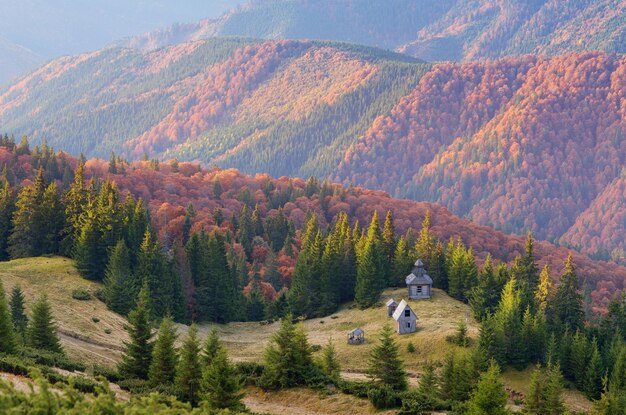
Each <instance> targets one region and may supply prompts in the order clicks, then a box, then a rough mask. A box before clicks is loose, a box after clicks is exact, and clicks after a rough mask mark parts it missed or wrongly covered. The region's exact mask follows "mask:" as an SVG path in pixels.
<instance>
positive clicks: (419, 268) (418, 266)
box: [405, 259, 433, 285]
mask: <svg viewBox="0 0 626 415" xmlns="http://www.w3.org/2000/svg"><path fill="white" fill-rule="evenodd" d="M405 282H406V285H424V284H430V285H432V284H433V279H432V278H430V276H429V275H428V274H426V271H424V263H423V262H422V261H421V260H419V259H418V260H417V261H415V267H414V268H413V271H411V273H410V274H409V275H407V277H406V279H405Z"/></svg>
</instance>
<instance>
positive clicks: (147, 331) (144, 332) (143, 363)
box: [119, 284, 153, 379]
mask: <svg viewBox="0 0 626 415" xmlns="http://www.w3.org/2000/svg"><path fill="white" fill-rule="evenodd" d="M128 323H129V326H128V329H127V330H128V335H129V337H130V342H129V343H126V344H125V346H126V350H125V353H124V356H123V358H122V362H121V363H120V365H119V371H120V373H121V374H123V375H124V376H125V377H126V378H137V379H147V378H148V369H149V368H150V363H151V360H152V348H153V344H152V342H150V338H151V337H152V330H151V327H150V292H149V289H148V286H147V285H146V284H144V285H143V287H142V288H141V291H140V292H139V298H138V300H137V305H136V306H135V309H133V310H132V311H131V312H130V314H129V315H128Z"/></svg>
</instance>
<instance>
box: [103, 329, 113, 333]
mask: <svg viewBox="0 0 626 415" xmlns="http://www.w3.org/2000/svg"><path fill="white" fill-rule="evenodd" d="M104 332H105V333H106V334H111V333H112V332H111V329H104Z"/></svg>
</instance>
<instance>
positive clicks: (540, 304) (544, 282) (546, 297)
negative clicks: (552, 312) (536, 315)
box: [535, 264, 553, 314]
mask: <svg viewBox="0 0 626 415" xmlns="http://www.w3.org/2000/svg"><path fill="white" fill-rule="evenodd" d="M552 285H553V284H552V278H551V277H550V265H549V264H546V265H545V266H544V267H543V269H542V270H541V274H539V285H538V286H537V290H536V291H535V307H536V309H537V310H538V311H539V312H541V313H544V314H545V313H546V310H547V309H548V302H549V301H550V300H551V297H552V294H553V292H552V290H553V287H552Z"/></svg>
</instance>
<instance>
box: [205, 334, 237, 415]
mask: <svg viewBox="0 0 626 415" xmlns="http://www.w3.org/2000/svg"><path fill="white" fill-rule="evenodd" d="M202 389H203V392H204V397H205V400H206V402H207V403H208V404H209V407H210V408H213V409H230V410H232V411H239V410H242V409H243V404H242V403H241V399H242V398H243V396H244V394H243V393H242V391H241V389H242V381H241V378H240V376H239V374H238V373H237V370H236V369H235V367H234V366H233V365H232V364H231V363H230V361H229V360H228V355H227V353H226V349H225V348H224V347H221V345H220V347H218V348H217V350H216V352H215V355H214V356H213V358H212V360H211V364H210V365H208V366H206V367H205V369H204V371H203V374H202Z"/></svg>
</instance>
